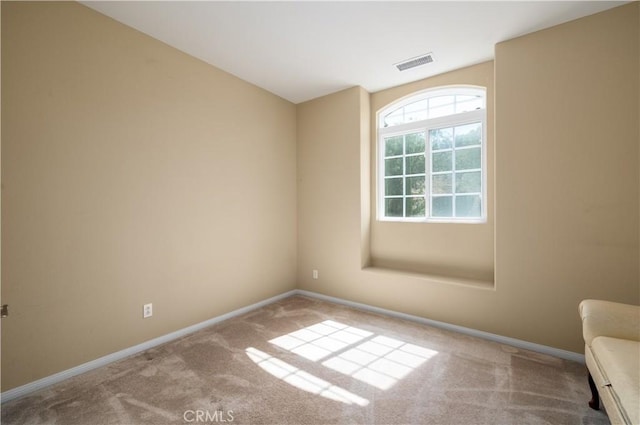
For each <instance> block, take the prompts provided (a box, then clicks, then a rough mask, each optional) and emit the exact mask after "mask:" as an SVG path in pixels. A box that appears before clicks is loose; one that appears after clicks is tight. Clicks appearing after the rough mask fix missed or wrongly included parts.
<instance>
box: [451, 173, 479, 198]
mask: <svg viewBox="0 0 640 425" xmlns="http://www.w3.org/2000/svg"><path fill="white" fill-rule="evenodd" d="M481 181H482V178H481V176H480V171H473V172H471V173H456V193H470V192H480V188H481Z"/></svg>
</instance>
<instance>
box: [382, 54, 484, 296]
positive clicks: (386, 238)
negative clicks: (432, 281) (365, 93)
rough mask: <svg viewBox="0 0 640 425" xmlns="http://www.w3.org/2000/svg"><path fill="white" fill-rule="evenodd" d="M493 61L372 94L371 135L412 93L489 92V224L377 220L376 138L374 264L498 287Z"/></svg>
mask: <svg viewBox="0 0 640 425" xmlns="http://www.w3.org/2000/svg"><path fill="white" fill-rule="evenodd" d="M493 72H494V71H493V61H491V62H486V63H483V64H480V65H476V66H471V67H468V68H463V69H460V70H456V71H453V72H448V73H445V74H441V75H438V76H436V77H433V78H428V79H425V80H421V81H417V82H415V83H411V84H405V85H402V86H399V87H394V88H391V89H388V90H382V91H379V92H377V93H373V94H371V118H370V119H371V131H372V134H374V135H375V131H376V125H377V124H376V118H377V114H378V112H379V111H380V110H382V109H384V108H386V107H387V106H388V105H389V104H391V103H393V102H396V101H398V100H399V99H402V98H403V97H406V96H408V95H410V94H412V93H416V92H419V91H422V90H426V89H430V88H434V87H439V86H449V85H474V86H481V87H485V88H486V90H487V129H486V130H487V140H486V157H487V164H486V170H487V198H486V201H485V202H486V206H487V221H486V223H476V224H452V223H446V224H443V223H430V224H428V225H425V224H424V223H402V222H393V221H378V220H375V217H376V204H377V203H376V202H375V199H376V188H375V181H377V175H376V173H375V164H376V161H377V160H376V155H375V152H376V149H375V147H376V145H377V140H375V137H374V140H372V145H371V152H372V155H371V169H372V171H373V173H372V191H371V193H370V197H371V200H372V202H371V208H372V210H371V216H372V217H374V220H372V221H371V265H372V266H374V267H382V268H388V269H396V270H409V271H413V272H418V273H426V274H433V275H444V276H455V277H463V278H467V279H475V280H479V281H481V282H484V283H486V284H488V285H493V283H494V255H493V252H494V236H493V235H494V220H493V215H494V214H493V202H494V201H493V187H494V175H493V167H494V164H493V158H494V143H493V141H494V134H493V120H494V114H493V107H494V106H493V91H494V88H493Z"/></svg>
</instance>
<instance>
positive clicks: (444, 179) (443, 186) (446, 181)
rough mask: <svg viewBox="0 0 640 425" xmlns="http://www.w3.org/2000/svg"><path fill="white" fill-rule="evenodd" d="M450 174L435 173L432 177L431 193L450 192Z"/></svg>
mask: <svg viewBox="0 0 640 425" xmlns="http://www.w3.org/2000/svg"><path fill="white" fill-rule="evenodd" d="M451 182H452V176H451V174H436V175H434V176H433V177H432V184H433V186H432V189H431V190H432V193H434V194H446V193H452V187H451Z"/></svg>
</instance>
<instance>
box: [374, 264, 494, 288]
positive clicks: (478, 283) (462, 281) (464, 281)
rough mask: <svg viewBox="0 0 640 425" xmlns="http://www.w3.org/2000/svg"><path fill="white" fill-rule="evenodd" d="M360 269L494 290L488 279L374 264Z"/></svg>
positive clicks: (492, 282) (492, 283) (491, 282)
mask: <svg viewBox="0 0 640 425" xmlns="http://www.w3.org/2000/svg"><path fill="white" fill-rule="evenodd" d="M362 270H363V271H365V272H369V273H377V274H388V275H395V276H404V277H410V278H414V279H422V280H426V281H429V282H435V283H444V284H449V285H458V286H464V287H467V288H475V289H483V290H491V291H495V289H496V287H495V282H494V281H490V280H479V279H469V278H462V277H453V276H442V275H436V274H429V273H420V272H412V271H409V270H398V269H390V268H386V267H376V266H370V267H363V269H362Z"/></svg>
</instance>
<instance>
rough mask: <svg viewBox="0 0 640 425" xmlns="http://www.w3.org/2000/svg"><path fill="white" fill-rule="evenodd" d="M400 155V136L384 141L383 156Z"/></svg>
mask: <svg viewBox="0 0 640 425" xmlns="http://www.w3.org/2000/svg"><path fill="white" fill-rule="evenodd" d="M396 155H402V136H395V137H388V138H386V139H384V156H385V157H388V156H396Z"/></svg>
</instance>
